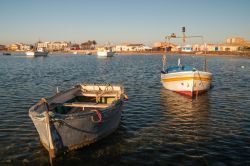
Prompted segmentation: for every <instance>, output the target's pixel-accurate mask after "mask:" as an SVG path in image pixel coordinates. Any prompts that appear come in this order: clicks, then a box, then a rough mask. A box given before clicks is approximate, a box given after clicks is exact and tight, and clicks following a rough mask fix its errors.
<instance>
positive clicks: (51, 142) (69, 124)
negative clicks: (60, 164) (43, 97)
mask: <svg viewBox="0 0 250 166" xmlns="http://www.w3.org/2000/svg"><path fill="white" fill-rule="evenodd" d="M98 88H101V86H98ZM78 90H79V87H75V88H73V89H70V90H68V91H65V92H63V93H62V94H58V95H56V96H54V97H52V98H50V99H48V103H50V104H51V103H56V102H59V101H68V100H69V99H70V98H71V97H72V96H73V95H74V94H76V92H77V91H78ZM123 102H124V101H123V98H120V99H117V100H115V101H114V102H112V104H110V106H108V107H105V108H100V109H97V108H94V109H92V108H91V109H87V110H85V111H84V110H83V111H80V112H77V113H70V114H59V113H56V112H51V111H49V112H48V111H47V114H48V115H49V119H50V120H49V121H47V119H48V118H47V119H46V111H45V110H46V107H47V106H46V103H44V102H39V103H37V104H36V105H34V106H33V107H31V108H30V110H29V116H30V118H31V119H32V121H33V123H34V125H35V127H36V129H37V131H38V134H39V137H40V141H41V142H42V144H43V146H44V147H45V148H46V149H47V150H48V151H49V153H50V155H51V157H56V156H58V155H60V154H62V153H63V152H67V151H69V150H73V149H77V148H81V147H84V146H86V145H89V144H91V143H94V142H96V141H98V140H100V139H101V138H103V137H106V136H108V135H110V134H111V133H113V132H114V131H115V130H116V129H117V128H118V127H119V123H120V119H121V111H122V107H123ZM48 103H47V104H48ZM48 105H49V104H48ZM94 105H95V104H94ZM97 105H98V104H97ZM47 108H48V107H47Z"/></svg>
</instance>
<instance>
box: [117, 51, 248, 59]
mask: <svg viewBox="0 0 250 166" xmlns="http://www.w3.org/2000/svg"><path fill="white" fill-rule="evenodd" d="M116 54H117V55H149V54H150V55H162V54H168V55H173V56H174V55H184V56H209V57H245V58H250V52H236V51H232V52H225V51H220V52H218V51H217V52H214V51H211V52H207V53H204V52H202V53H201V52H165V51H141V52H117V53H116Z"/></svg>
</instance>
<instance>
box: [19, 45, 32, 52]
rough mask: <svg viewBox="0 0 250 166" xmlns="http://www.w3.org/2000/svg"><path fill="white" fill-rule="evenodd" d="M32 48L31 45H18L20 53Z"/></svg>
mask: <svg viewBox="0 0 250 166" xmlns="http://www.w3.org/2000/svg"><path fill="white" fill-rule="evenodd" d="M32 48H33V46H32V45H29V44H23V43H20V51H29V50H31V49H32Z"/></svg>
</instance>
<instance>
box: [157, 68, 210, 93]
mask: <svg viewBox="0 0 250 166" xmlns="http://www.w3.org/2000/svg"><path fill="white" fill-rule="evenodd" d="M211 81H212V74H211V73H210V72H205V71H199V70H197V69H196V68H192V67H188V66H184V65H183V66H182V65H179V66H172V67H168V68H167V69H166V70H165V71H162V73H161V82H162V84H163V86H164V88H166V89H168V90H171V91H175V92H177V93H180V94H183V95H187V96H190V97H194V96H196V95H199V94H202V93H204V92H206V91H207V90H208V89H210V87H211Z"/></svg>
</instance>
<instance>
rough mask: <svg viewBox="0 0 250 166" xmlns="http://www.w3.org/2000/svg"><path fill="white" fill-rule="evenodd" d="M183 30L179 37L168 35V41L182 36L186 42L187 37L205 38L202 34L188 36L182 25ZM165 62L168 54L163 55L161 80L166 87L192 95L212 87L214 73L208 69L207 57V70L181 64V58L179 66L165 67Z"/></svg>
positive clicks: (205, 67)
mask: <svg viewBox="0 0 250 166" xmlns="http://www.w3.org/2000/svg"><path fill="white" fill-rule="evenodd" d="M182 32H183V36H182V37H177V36H176V35H175V34H174V33H172V34H171V35H170V36H167V37H166V38H167V39H168V40H169V41H168V43H170V39H171V38H182V39H183V43H185V38H191V37H200V38H202V40H203V37H202V36H186V35H185V27H182ZM205 51H206V50H205ZM165 64H166V55H164V56H163V68H162V71H161V82H162V85H163V86H164V88H166V89H168V90H171V91H174V92H177V93H180V94H183V95H187V96H190V97H194V96H198V95H199V94H202V93H204V92H206V91H207V90H209V89H210V88H211V83H212V73H210V72H208V71H207V65H206V64H207V63H206V58H205V63H204V64H205V66H204V70H205V71H200V70H198V69H196V68H195V67H189V66H185V65H181V63H180V59H179V60H178V65H177V66H169V67H167V68H165Z"/></svg>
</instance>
